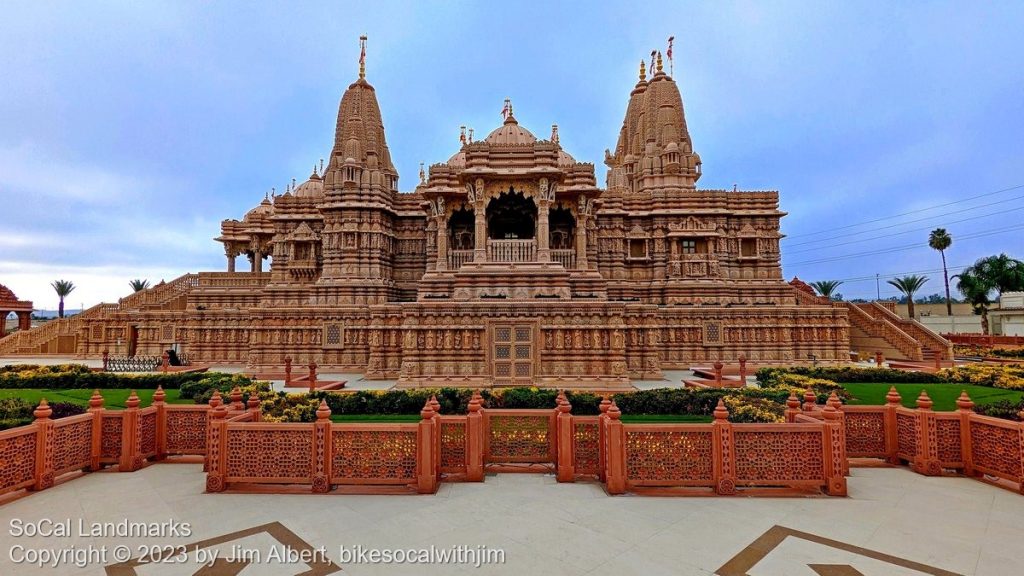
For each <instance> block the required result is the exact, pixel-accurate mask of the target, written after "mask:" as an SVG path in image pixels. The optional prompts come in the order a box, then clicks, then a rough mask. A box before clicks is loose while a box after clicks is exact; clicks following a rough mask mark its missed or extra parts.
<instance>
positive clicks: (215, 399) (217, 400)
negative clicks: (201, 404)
mask: <svg viewBox="0 0 1024 576" xmlns="http://www.w3.org/2000/svg"><path fill="white" fill-rule="evenodd" d="M223 403H224V401H223V400H222V399H221V397H220V390H214V391H213V396H210V408H216V407H218V406H220V405H221V404H223Z"/></svg>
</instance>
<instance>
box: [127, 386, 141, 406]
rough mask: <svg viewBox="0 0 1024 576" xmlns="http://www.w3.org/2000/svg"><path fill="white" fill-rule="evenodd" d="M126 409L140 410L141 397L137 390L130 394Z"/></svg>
mask: <svg viewBox="0 0 1024 576" xmlns="http://www.w3.org/2000/svg"><path fill="white" fill-rule="evenodd" d="M124 407H125V408H138V407H139V395H138V394H137V393H136V392H135V390H132V391H131V393H130V394H128V399H127V400H125V401H124Z"/></svg>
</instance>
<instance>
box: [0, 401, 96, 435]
mask: <svg viewBox="0 0 1024 576" xmlns="http://www.w3.org/2000/svg"><path fill="white" fill-rule="evenodd" d="M35 409H36V405H35V404H32V403H30V402H27V401H25V400H22V399H21V398H3V399H0V430H6V429H8V428H15V427H17V426H25V425H26V424H31V423H32V421H33V420H35V416H33V415H32V413H33V412H34V411H35ZM50 409H51V410H52V411H53V413H52V414H50V418H53V419H55V420H56V419H57V418H65V417H67V416H75V415H78V414H84V413H85V408H83V407H82V406H79V405H78V404H72V403H71V402H54V403H52V404H50Z"/></svg>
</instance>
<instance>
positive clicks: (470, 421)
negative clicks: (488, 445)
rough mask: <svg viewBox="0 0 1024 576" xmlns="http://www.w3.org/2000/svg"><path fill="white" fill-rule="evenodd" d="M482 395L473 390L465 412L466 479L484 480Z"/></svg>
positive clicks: (473, 480)
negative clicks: (467, 409) (467, 410)
mask: <svg viewBox="0 0 1024 576" xmlns="http://www.w3.org/2000/svg"><path fill="white" fill-rule="evenodd" d="M482 409H483V397H482V396H481V395H480V392H479V391H474V392H473V396H472V397H471V398H470V399H469V412H468V413H467V414H466V480H467V481H469V482H483V481H484V422H483V420H484V415H483V412H482Z"/></svg>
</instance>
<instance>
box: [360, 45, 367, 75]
mask: <svg viewBox="0 0 1024 576" xmlns="http://www.w3.org/2000/svg"><path fill="white" fill-rule="evenodd" d="M359 78H360V79H362V78H366V34H363V35H362V36H360V37H359Z"/></svg>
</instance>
